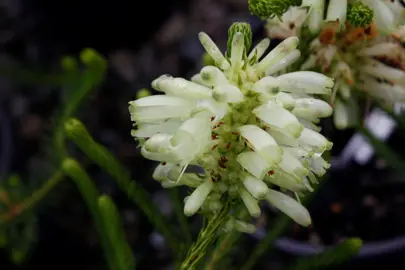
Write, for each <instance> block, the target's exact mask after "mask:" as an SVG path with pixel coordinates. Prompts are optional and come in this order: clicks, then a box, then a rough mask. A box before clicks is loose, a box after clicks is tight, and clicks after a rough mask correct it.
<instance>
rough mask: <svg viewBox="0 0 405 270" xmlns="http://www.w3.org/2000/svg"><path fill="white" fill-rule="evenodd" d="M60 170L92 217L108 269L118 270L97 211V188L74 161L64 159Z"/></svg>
mask: <svg viewBox="0 0 405 270" xmlns="http://www.w3.org/2000/svg"><path fill="white" fill-rule="evenodd" d="M62 170H63V172H64V173H65V174H66V175H68V176H69V177H70V178H71V179H72V180H73V182H74V183H75V184H76V186H77V188H78V189H79V191H80V193H81V195H82V197H83V199H84V201H85V203H86V205H87V207H88V209H89V211H90V213H91V215H92V217H93V221H94V225H95V227H96V230H97V232H98V234H99V236H100V242H101V245H102V247H103V250H104V254H105V257H106V260H107V262H108V265H109V269H110V270H115V269H118V268H116V266H117V265H119V263H118V262H116V261H115V259H116V257H114V246H112V245H111V243H110V241H109V235H108V233H107V230H106V228H105V227H104V222H103V217H102V215H101V212H100V210H99V206H98V197H99V192H98V190H97V187H96V186H95V185H94V183H93V181H92V180H91V179H90V177H89V176H88V175H87V173H86V171H85V170H84V169H83V168H82V167H81V166H80V164H79V163H78V162H77V161H76V160H74V159H70V158H66V159H65V160H64V161H63V162H62ZM119 269H122V268H119Z"/></svg>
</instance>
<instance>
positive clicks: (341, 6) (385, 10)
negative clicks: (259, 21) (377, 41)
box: [301, 0, 405, 34]
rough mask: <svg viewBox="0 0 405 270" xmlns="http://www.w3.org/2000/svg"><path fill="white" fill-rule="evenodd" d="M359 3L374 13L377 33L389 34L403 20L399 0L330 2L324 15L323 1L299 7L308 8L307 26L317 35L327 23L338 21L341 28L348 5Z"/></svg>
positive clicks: (306, 1) (310, 0)
mask: <svg viewBox="0 0 405 270" xmlns="http://www.w3.org/2000/svg"><path fill="white" fill-rule="evenodd" d="M356 2H361V3H362V4H364V5H366V6H368V7H370V8H371V9H372V10H373V12H374V23H375V25H376V27H377V29H378V31H379V32H381V33H382V34H389V33H392V32H393V31H395V30H396V29H397V27H398V25H400V24H403V23H404V20H405V9H404V8H403V6H402V4H401V0H330V1H329V5H328V7H327V10H326V16H325V17H324V13H325V0H303V1H302V5H301V7H308V18H307V25H308V28H309V30H310V31H311V32H312V33H318V32H319V31H320V30H321V28H322V26H323V25H324V24H325V23H327V22H335V21H338V22H339V24H340V26H341V27H342V28H343V27H344V26H345V23H346V19H347V18H346V17H347V7H348V4H354V3H356Z"/></svg>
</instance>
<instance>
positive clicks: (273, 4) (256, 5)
mask: <svg viewBox="0 0 405 270" xmlns="http://www.w3.org/2000/svg"><path fill="white" fill-rule="evenodd" d="M300 2H301V1H298V0H249V1H248V5H249V11H250V13H251V14H253V15H255V16H258V17H259V18H261V19H262V20H266V19H269V18H274V17H275V16H277V17H278V18H281V16H282V15H283V14H284V13H285V12H286V11H287V10H288V8H289V7H290V6H298V5H300Z"/></svg>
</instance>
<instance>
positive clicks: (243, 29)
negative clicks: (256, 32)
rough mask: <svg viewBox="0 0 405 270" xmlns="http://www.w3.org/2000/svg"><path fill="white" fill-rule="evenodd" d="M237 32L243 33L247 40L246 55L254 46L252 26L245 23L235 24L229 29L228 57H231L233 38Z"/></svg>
mask: <svg viewBox="0 0 405 270" xmlns="http://www.w3.org/2000/svg"><path fill="white" fill-rule="evenodd" d="M237 32H240V33H242V34H243V37H244V39H245V53H247V52H248V51H249V50H250V47H251V46H252V29H251V27H250V24H248V23H245V22H236V23H233V24H232V25H231V27H229V29H228V41H227V43H226V45H227V47H228V55H231V49H232V40H233V36H234V35H235V34H236V33H237Z"/></svg>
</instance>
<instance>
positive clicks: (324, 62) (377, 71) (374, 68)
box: [302, 24, 405, 128]
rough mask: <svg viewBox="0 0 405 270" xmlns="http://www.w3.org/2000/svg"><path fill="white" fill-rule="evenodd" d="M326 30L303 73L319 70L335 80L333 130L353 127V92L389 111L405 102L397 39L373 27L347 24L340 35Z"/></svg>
mask: <svg viewBox="0 0 405 270" xmlns="http://www.w3.org/2000/svg"><path fill="white" fill-rule="evenodd" d="M328 27H329V28H328ZM328 27H325V28H324V29H323V30H322V32H321V33H320V35H319V37H318V38H316V39H315V40H314V41H313V42H312V44H311V51H312V54H311V55H310V56H309V57H308V59H307V61H306V62H305V63H304V65H303V66H302V69H303V70H308V69H316V70H321V71H322V72H323V73H324V74H327V75H329V76H331V77H333V78H335V80H336V82H335V86H334V90H335V91H334V95H332V101H331V102H332V103H335V112H334V121H335V125H336V127H338V128H346V127H349V126H350V125H351V124H354V123H356V119H355V115H356V110H357V109H356V107H357V104H356V102H355V101H354V100H355V98H356V96H358V95H356V94H353V93H352V91H353V90H356V89H357V90H361V91H362V92H364V93H366V94H367V95H370V96H371V97H373V98H374V99H376V100H378V101H379V102H380V103H381V104H382V105H384V106H386V107H388V108H392V107H393V105H394V103H395V102H398V101H401V100H404V99H405V64H404V63H405V50H404V48H403V47H402V46H401V44H400V43H399V42H398V41H397V40H396V39H394V38H393V37H383V36H381V35H379V34H378V30H377V29H376V27H375V25H374V24H371V25H369V26H366V27H364V28H362V27H352V26H350V25H349V24H347V26H346V30H345V31H342V32H340V33H336V32H335V28H333V26H331V25H330V26H328ZM335 95H336V98H335Z"/></svg>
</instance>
